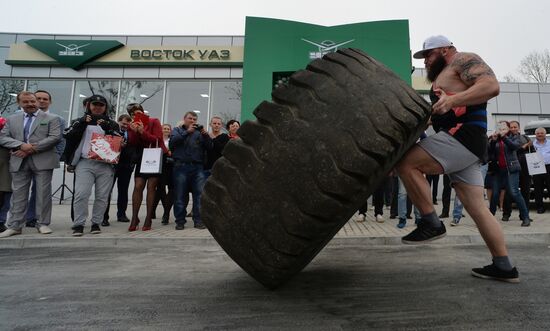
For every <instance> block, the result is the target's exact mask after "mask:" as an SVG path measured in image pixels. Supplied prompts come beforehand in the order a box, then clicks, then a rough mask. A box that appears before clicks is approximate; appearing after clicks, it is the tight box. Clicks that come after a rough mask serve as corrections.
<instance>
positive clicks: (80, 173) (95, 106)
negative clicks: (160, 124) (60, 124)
mask: <svg viewBox="0 0 550 331" xmlns="http://www.w3.org/2000/svg"><path fill="white" fill-rule="evenodd" d="M108 108H109V104H108V102H107V99H105V97H104V96H102V95H92V96H91V97H89V98H88V102H87V103H86V112H85V114H84V116H82V117H81V118H78V119H76V120H75V121H74V122H73V123H72V124H71V126H70V127H69V128H68V129H67V130H65V132H64V134H63V136H64V137H65V139H66V140H67V145H66V147H65V160H66V162H67V163H68V168H69V169H70V170H71V171H72V170H73V169H74V176H75V180H74V200H73V202H72V210H73V213H74V221H73V227H72V229H73V236H75V237H80V236H82V235H83V233H84V225H85V224H86V218H87V217H88V199H89V198H90V195H91V193H92V186H95V198H94V206H93V208H92V218H91V222H92V227H91V230H90V233H92V234H99V233H101V228H100V227H99V225H100V224H101V222H102V221H103V214H104V213H105V210H106V209H107V200H108V199H109V194H110V193H111V187H112V186H113V177H114V174H115V170H114V167H113V165H112V164H110V163H106V162H102V161H100V160H94V159H90V158H89V156H88V153H89V152H90V150H91V147H92V145H91V142H92V135H93V134H94V133H99V134H106V135H117V136H120V135H121V133H120V130H119V126H118V123H117V122H115V121H113V120H112V119H110V118H109V114H108Z"/></svg>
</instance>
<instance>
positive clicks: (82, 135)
mask: <svg viewBox="0 0 550 331" xmlns="http://www.w3.org/2000/svg"><path fill="white" fill-rule="evenodd" d="M17 103H18V105H19V107H20V111H18V112H16V113H15V114H13V115H11V116H10V117H8V118H1V117H0V130H1V131H0V232H1V233H0V238H5V237H10V236H13V235H17V234H20V233H22V229H23V228H24V227H30V228H36V229H37V231H38V232H39V233H42V234H49V233H52V230H51V229H50V227H49V225H50V222H51V212H52V174H53V169H55V168H59V166H60V161H63V162H64V164H65V166H66V170H67V171H68V172H72V173H74V183H73V184H74V194H73V196H72V201H71V218H72V221H73V225H72V232H73V235H74V236H82V235H83V234H84V232H85V231H84V230H85V226H86V224H87V223H88V222H89V223H90V233H91V234H99V233H101V231H102V230H101V226H103V227H107V226H109V225H110V223H109V210H110V201H111V193H112V191H113V187H114V186H115V185H116V188H117V198H116V201H117V204H116V208H117V211H116V221H117V222H124V223H128V224H129V226H128V231H138V230H141V231H149V230H151V229H152V227H153V223H152V220H153V219H155V218H156V210H157V207H158V205H159V204H161V205H162V208H163V214H162V221H161V224H162V225H167V224H169V223H170V212H171V209H172V207H173V216H174V221H175V229H176V230H183V229H184V228H185V226H186V222H187V220H186V218H187V217H191V218H192V220H193V226H194V227H195V228H197V229H204V228H205V226H204V224H203V223H202V221H201V215H200V196H201V192H202V189H203V186H204V183H205V181H206V179H207V178H208V176H210V173H211V170H212V167H213V165H214V162H215V161H216V160H217V159H218V158H220V157H221V155H222V150H223V148H224V146H225V144H227V142H228V141H229V140H231V139H238V138H239V137H238V135H237V130H238V128H239V126H240V123H239V122H238V121H237V120H230V121H228V122H227V124H226V125H225V129H226V131H227V133H225V132H223V131H224V130H223V128H224V124H223V123H222V118H220V117H218V116H214V117H212V118H211V119H210V125H209V127H210V132H208V131H207V130H206V129H205V127H204V126H203V125H201V124H200V123H197V114H196V113H194V112H187V113H185V114H184V115H183V118H182V121H181V122H179V123H175V125H174V126H173V127H172V124H168V123H166V124H161V123H160V121H159V120H158V119H156V118H152V117H149V116H148V115H147V112H146V111H145V110H144V108H143V107H142V105H141V104H139V103H131V104H128V105H127V107H126V110H127V114H122V115H120V116H119V117H118V119H117V121H115V120H113V119H111V118H110V117H109V115H108V114H109V111H108V110H109V107H110V105H109V104H108V102H107V100H106V98H105V97H104V96H102V95H93V96H91V97H88V98H86V99H85V100H84V101H83V106H84V109H85V112H84V114H82V116H81V117H79V118H77V119H76V120H74V121H72V123H70V124H69V125H68V126H67V125H66V123H65V121H64V119H63V118H61V117H60V116H57V115H55V114H52V113H51V112H49V109H50V105H51V104H52V97H51V94H50V93H48V92H47V91H44V90H38V91H35V92H28V91H22V92H20V93H19V94H18V95H17ZM97 135H103V136H109V137H119V141H120V155H119V157H118V159H117V161H116V162H114V163H111V162H106V161H105V160H104V159H101V158H99V159H98V158H94V157H92V154H91V153H90V151H92V150H94V144H93V141H94V137H96V136H97ZM488 140H489V144H488V151H487V155H488V160H487V161H488V162H487V163H486V164H484V165H483V167H482V173H483V175H484V176H485V188H486V197H487V200H488V208H489V209H490V211H491V213H492V214H493V215H495V214H496V212H497V210H501V211H502V218H501V220H502V221H509V219H510V217H511V212H512V208H511V205H512V202H514V203H515V204H516V206H517V208H518V210H519V218H520V220H521V221H522V223H521V225H522V226H529V225H530V223H531V221H532V220H531V218H530V216H529V202H530V199H531V184H532V183H533V185H534V194H533V195H534V200H535V206H536V211H537V213H539V214H542V213H545V212H546V210H545V208H544V204H543V198H544V190H545V189H546V190H547V192H550V142H549V141H548V139H547V138H546V130H545V129H544V128H538V129H537V130H536V131H535V137H534V139H530V138H529V137H528V136H526V135H524V134H521V133H520V124H519V123H518V122H517V121H511V122H507V121H501V122H499V125H498V129H497V130H495V131H494V132H493V134H492V135H491V136H490V137H488ZM152 152H156V153H157V154H156V156H154V157H153V158H151V155H152V154H151V153H152ZM531 153H537V154H538V155H539V156H540V158H541V159H542V160H544V163H545V170H546V172H545V173H542V174H537V175H533V176H531V175H530V174H529V171H528V165H527V159H526V155H527V154H531ZM155 157H156V159H155ZM156 160H158V163H159V166H158V168H157V169H156V170H153V171H151V170H150V169H144V167H145V166H148V164H149V163H150V162H153V161H156ZM153 163H154V162H153ZM132 174H133V175H134V188H133V191H132V193H131V196H129V192H128V191H129V187H130V181H131V178H132ZM427 180H428V182H430V183H431V185H432V197H433V203H434V204H438V201H437V200H438V182H439V175H436V176H427ZM92 190H93V194H94V201H93V206H92V207H91V211H89V206H88V203H89V199H90V196H91V195H92ZM145 190H146V191H147V194H146V200H145V209H146V214H145V215H146V216H145V219H144V220H143V224H142V223H141V220H140V218H139V216H138V215H139V211H140V208H141V206H142V203H143V192H144V191H145ZM452 190H453V188H452V187H451V181H450V180H449V178H448V176H446V175H443V193H442V199H441V203H442V205H443V206H442V212H441V215H439V217H440V218H449V217H451V218H452V221H451V225H452V226H456V225H459V223H460V219H461V217H463V210H462V204H461V202H460V200H459V199H458V197H456V198H455V200H454V206H453V209H452V211H451V209H450V201H451V195H452V193H451V192H452ZM190 194H191V196H192V199H193V203H192V210H189V211H188V210H187V207H188V204H189V195H190ZM129 201H131V210H130V212H128V210H127V208H128V203H129ZM372 202H373V205H374V216H375V220H376V221H377V222H384V216H383V209H384V208H383V207H384V204H385V205H386V206H388V207H391V208H390V219H397V220H398V222H397V227H399V228H404V227H405V226H406V223H407V220H408V219H412V216H411V213H412V212H413V210H414V215H415V216H414V218H415V221H416V222H418V221H419V219H420V215H419V213H418V211H417V210H416V208H414V206H412V204H411V202H410V200H409V199H408V198H407V192H406V190H405V187H404V185H403V184H402V182H401V181H400V179H399V176H398V174H397V173H396V172H393V173H392V174H390V175H389V176H388V177H387V179H386V180H385V181H384V183H383V184H382V185H381V186H380V187H379V188H378V189H377V190H375V192H374V194H373V199H372ZM367 210H368V207H367V205H366V204H365V205H363V206H361V208H360V210H359V213H358V217H359V218H358V219H357V221H358V222H363V221H365V219H366V218H365V215H366V212H367ZM90 214H91V215H90Z"/></svg>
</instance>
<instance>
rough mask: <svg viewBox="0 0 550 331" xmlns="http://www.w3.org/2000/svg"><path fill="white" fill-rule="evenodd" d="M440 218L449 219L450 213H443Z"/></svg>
mask: <svg viewBox="0 0 550 331" xmlns="http://www.w3.org/2000/svg"><path fill="white" fill-rule="evenodd" d="M438 217H439V218H449V212H441V214H440V215H439V216H438Z"/></svg>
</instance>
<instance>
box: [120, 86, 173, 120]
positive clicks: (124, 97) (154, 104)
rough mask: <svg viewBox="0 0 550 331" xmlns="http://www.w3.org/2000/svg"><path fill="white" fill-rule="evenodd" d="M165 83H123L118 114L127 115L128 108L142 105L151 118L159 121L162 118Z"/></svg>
mask: <svg viewBox="0 0 550 331" xmlns="http://www.w3.org/2000/svg"><path fill="white" fill-rule="evenodd" d="M163 93H164V81H139V80H136V81H123V82H122V85H121V87H120V106H119V109H118V114H126V106H127V105H128V104H130V103H134V102H136V103H140V104H141V105H142V106H143V109H144V110H145V111H147V112H149V116H151V117H156V118H158V119H160V118H161V116H162V98H163V96H164V95H163Z"/></svg>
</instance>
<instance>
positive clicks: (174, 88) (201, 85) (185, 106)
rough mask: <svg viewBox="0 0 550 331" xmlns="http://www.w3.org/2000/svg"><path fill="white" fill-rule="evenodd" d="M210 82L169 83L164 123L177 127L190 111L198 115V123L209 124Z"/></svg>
mask: <svg viewBox="0 0 550 331" xmlns="http://www.w3.org/2000/svg"><path fill="white" fill-rule="evenodd" d="M208 89H209V82H168V83H167V87H166V106H165V107H166V109H165V111H164V121H163V123H168V124H171V125H172V126H174V125H177V124H178V122H180V121H181V120H182V119H183V115H184V114H185V113H186V112H188V111H194V112H195V113H197V115H198V123H199V124H202V125H204V126H205V127H206V126H207V124H208V103H209V100H210V95H209V91H208Z"/></svg>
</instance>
